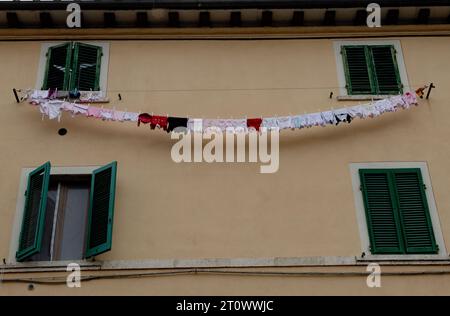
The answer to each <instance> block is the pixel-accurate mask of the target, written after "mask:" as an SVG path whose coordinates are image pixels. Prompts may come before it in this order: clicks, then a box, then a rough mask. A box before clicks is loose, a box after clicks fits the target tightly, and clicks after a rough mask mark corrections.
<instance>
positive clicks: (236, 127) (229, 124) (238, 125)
mask: <svg viewBox="0 0 450 316" xmlns="http://www.w3.org/2000/svg"><path fill="white" fill-rule="evenodd" d="M225 125H226V131H227V132H229V133H244V132H246V131H247V120H246V119H228V120H225Z"/></svg>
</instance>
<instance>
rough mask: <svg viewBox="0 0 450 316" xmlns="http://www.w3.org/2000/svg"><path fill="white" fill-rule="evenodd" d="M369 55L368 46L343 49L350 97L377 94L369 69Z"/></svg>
mask: <svg viewBox="0 0 450 316" xmlns="http://www.w3.org/2000/svg"><path fill="white" fill-rule="evenodd" d="M368 53H369V52H368V48H367V46H343V47H342V50H341V54H342V59H343V62H344V71H345V78H346V83H347V85H346V87H347V92H348V94H349V95H352V94H373V93H375V90H374V88H373V86H374V85H373V84H372V78H371V70H370V69H369V66H370V63H369V62H368Z"/></svg>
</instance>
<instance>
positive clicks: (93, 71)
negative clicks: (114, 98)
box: [70, 43, 102, 91]
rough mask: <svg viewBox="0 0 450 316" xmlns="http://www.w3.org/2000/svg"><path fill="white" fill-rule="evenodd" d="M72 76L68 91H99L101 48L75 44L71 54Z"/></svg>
mask: <svg viewBox="0 0 450 316" xmlns="http://www.w3.org/2000/svg"><path fill="white" fill-rule="evenodd" d="M73 56H74V57H73V58H74V61H73V74H72V80H71V87H70V90H73V89H75V88H76V89H78V90H80V91H90V90H93V91H98V90H100V66H101V58H102V48H101V47H99V46H94V45H89V44H84V43H75V47H74V53H73Z"/></svg>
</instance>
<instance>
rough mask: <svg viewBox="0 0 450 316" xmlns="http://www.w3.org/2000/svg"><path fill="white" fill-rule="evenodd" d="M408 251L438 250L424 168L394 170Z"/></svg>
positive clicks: (429, 251)
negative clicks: (423, 173) (425, 186)
mask: <svg viewBox="0 0 450 316" xmlns="http://www.w3.org/2000/svg"><path fill="white" fill-rule="evenodd" d="M392 174H393V180H394V184H395V190H396V193H397V204H398V210H399V214H400V219H401V222H402V230H403V236H404V240H405V248H406V252H407V253H437V252H438V248H437V246H436V241H435V239H434V232H433V225H432V223H431V218H430V213H429V210H428V203H427V199H426V195H425V188H424V184H423V181H422V176H421V172H420V169H397V170H393V171H392Z"/></svg>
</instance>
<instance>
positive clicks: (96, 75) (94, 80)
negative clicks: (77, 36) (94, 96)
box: [42, 42, 105, 91]
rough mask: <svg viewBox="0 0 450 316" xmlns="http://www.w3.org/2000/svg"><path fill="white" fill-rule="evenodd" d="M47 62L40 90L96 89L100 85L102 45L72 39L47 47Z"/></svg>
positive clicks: (98, 88)
mask: <svg viewBox="0 0 450 316" xmlns="http://www.w3.org/2000/svg"><path fill="white" fill-rule="evenodd" d="M46 49H47V50H46V53H45V56H46V66H45V72H44V77H43V83H42V90H47V89H50V88H53V89H58V90H63V91H71V90H74V89H77V90H80V91H98V90H100V89H101V87H100V79H101V72H103V70H102V67H104V66H105V65H104V63H103V62H102V57H103V47H102V46H100V45H92V44H87V43H79V42H73V43H72V42H71V43H63V44H58V45H52V46H49V47H48V48H46Z"/></svg>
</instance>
